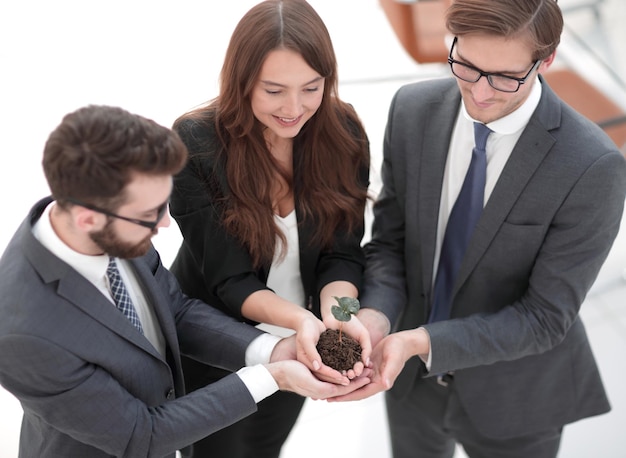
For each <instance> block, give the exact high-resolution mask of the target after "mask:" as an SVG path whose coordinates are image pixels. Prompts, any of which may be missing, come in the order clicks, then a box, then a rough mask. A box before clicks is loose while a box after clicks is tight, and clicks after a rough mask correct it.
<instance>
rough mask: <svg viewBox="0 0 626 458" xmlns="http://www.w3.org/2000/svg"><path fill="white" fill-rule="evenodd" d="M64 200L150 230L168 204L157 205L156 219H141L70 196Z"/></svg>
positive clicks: (162, 215) (155, 225)
mask: <svg viewBox="0 0 626 458" xmlns="http://www.w3.org/2000/svg"><path fill="white" fill-rule="evenodd" d="M65 200H67V201H68V202H70V203H73V204H74V205H79V206H81V207H85V208H88V209H89V210H93V211H95V212H98V213H102V214H103V215H107V216H110V217H111V218H117V219H122V220H124V221H128V222H129V223H133V224H138V225H139V226H143V227H147V228H148V229H150V230H152V231H153V230H154V229H155V228H156V227H157V225H158V224H159V222H160V221H161V220H162V219H163V217H164V216H165V212H166V211H167V205H168V202H167V201H165V202H163V203H162V204H161V205H160V206H159V208H157V219H156V221H145V220H143V219H135V218H128V217H126V216H122V215H118V214H116V213H113V212H110V211H108V210H105V209H103V208H100V207H96V206H95V205H91V204H86V203H85V202H81V201H80V200H77V199H71V198H70V199H65Z"/></svg>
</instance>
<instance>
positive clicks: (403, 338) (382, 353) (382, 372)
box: [329, 328, 430, 401]
mask: <svg viewBox="0 0 626 458" xmlns="http://www.w3.org/2000/svg"><path fill="white" fill-rule="evenodd" d="M429 346H430V339H429V336H428V333H427V332H426V331H425V330H424V329H421V328H418V329H412V330H409V331H402V332H397V333H394V334H390V335H389V336H387V337H385V338H384V339H383V340H381V341H380V343H379V344H378V345H376V346H375V347H374V350H373V351H372V357H371V360H372V367H371V369H369V370H366V371H365V372H364V375H365V376H367V377H368V378H369V379H370V383H369V384H367V385H364V386H363V387H362V388H360V389H359V390H355V391H353V392H351V393H349V394H345V395H341V396H336V397H333V398H332V399H329V401H357V400H360V399H365V398H367V397H370V396H372V395H374V394H376V393H379V392H381V391H386V390H388V389H389V388H391V387H392V386H393V384H394V383H395V381H396V378H398V375H399V374H400V372H401V371H402V369H403V368H404V364H405V363H406V362H407V361H408V360H409V358H411V357H412V356H414V355H418V354H424V353H428V349H429Z"/></svg>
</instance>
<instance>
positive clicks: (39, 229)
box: [33, 202, 109, 285]
mask: <svg viewBox="0 0 626 458" xmlns="http://www.w3.org/2000/svg"><path fill="white" fill-rule="evenodd" d="M54 205H56V202H51V203H50V204H49V205H48V206H47V207H46V208H45V209H44V211H43V213H42V214H41V218H39V220H38V221H37V222H36V223H35V225H34V226H33V234H34V235H35V237H36V238H37V240H39V242H41V244H42V245H43V246H45V247H46V248H47V249H48V250H50V251H51V252H52V253H53V254H54V255H55V256H56V257H58V258H59V259H61V260H62V261H64V262H66V263H67V264H69V265H70V266H72V267H73V268H74V269H75V270H76V271H77V272H78V273H79V274H81V275H82V276H83V277H85V278H86V279H87V280H89V281H90V282H91V283H93V284H96V285H97V284H101V283H103V282H104V277H105V275H106V269H107V266H108V264H109V257H108V256H107V255H106V254H104V255H96V256H92V255H86V254H82V253H79V252H77V251H74V250H72V249H71V248H70V247H68V246H67V245H66V244H65V243H64V242H63V241H62V240H61V239H60V238H59V236H58V235H57V234H56V232H54V229H53V228H52V224H51V223H50V210H51V209H52V207H53V206H54Z"/></svg>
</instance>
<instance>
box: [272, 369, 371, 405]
mask: <svg viewBox="0 0 626 458" xmlns="http://www.w3.org/2000/svg"><path fill="white" fill-rule="evenodd" d="M266 367H267V369H268V370H269V371H270V374H272V377H274V380H276V383H277V384H278V387H279V389H280V390H281V391H291V392H293V393H297V394H299V395H301V396H307V397H310V398H311V399H328V398H340V397H342V396H346V395H348V394H349V393H351V392H353V391H354V390H358V389H359V388H361V387H363V386H364V385H366V384H367V383H369V381H370V379H369V378H368V377H358V378H356V379H354V380H352V381H350V382H349V383H348V384H347V385H338V384H336V383H328V382H324V381H321V380H319V379H318V378H316V377H315V376H314V375H313V374H312V373H311V371H310V370H309V369H308V368H307V367H306V366H305V365H304V364H302V363H300V362H298V361H293V360H292V361H278V362H275V363H270V364H267V365H266Z"/></svg>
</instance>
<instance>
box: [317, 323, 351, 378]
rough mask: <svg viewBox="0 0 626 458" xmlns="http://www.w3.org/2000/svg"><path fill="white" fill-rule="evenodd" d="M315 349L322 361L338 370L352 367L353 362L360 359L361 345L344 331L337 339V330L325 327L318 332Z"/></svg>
mask: <svg viewBox="0 0 626 458" xmlns="http://www.w3.org/2000/svg"><path fill="white" fill-rule="evenodd" d="M317 351H318V353H319V354H320V356H321V357H322V362H323V363H324V364H326V365H327V366H330V367H332V368H333V369H336V370H338V371H340V372H341V371H347V370H348V369H352V368H353V367H354V364H355V363H356V362H357V361H359V360H360V359H361V346H360V345H359V343H358V342H357V341H356V340H354V339H353V338H352V337H350V336H347V335H346V333H345V332H344V333H342V334H341V342H340V341H339V331H337V330H334V329H327V330H325V331H324V332H322V333H321V334H320V339H319V341H318V342H317Z"/></svg>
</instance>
